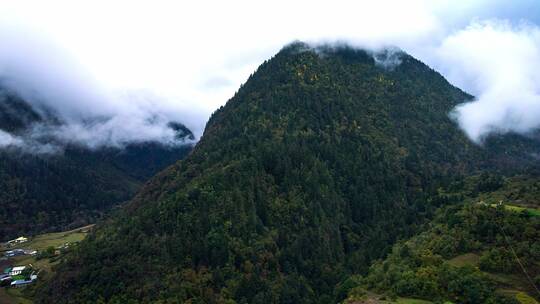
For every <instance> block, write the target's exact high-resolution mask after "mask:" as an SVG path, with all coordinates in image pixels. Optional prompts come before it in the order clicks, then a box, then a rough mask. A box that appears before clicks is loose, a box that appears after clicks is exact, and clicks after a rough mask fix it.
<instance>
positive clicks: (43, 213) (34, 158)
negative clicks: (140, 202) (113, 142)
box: [0, 89, 193, 241]
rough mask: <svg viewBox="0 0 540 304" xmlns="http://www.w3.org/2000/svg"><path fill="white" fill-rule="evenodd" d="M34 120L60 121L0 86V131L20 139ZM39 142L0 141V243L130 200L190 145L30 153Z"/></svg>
mask: <svg viewBox="0 0 540 304" xmlns="http://www.w3.org/2000/svg"><path fill="white" fill-rule="evenodd" d="M36 123H41V124H44V125H50V126H56V125H59V124H61V121H60V120H59V119H57V118H55V116H54V115H53V114H52V113H50V112H48V111H47V110H46V109H40V111H36V110H35V109H34V108H32V106H30V105H29V104H28V103H26V102H25V101H24V100H23V99H21V98H20V97H19V96H17V95H16V94H14V93H13V92H11V91H8V90H4V89H0V132H3V134H8V135H9V136H23V137H24V136H25V135H26V134H27V133H28V132H29V130H30V129H31V128H32V127H33V126H34V125H35V124H36ZM171 128H173V129H174V130H176V131H177V133H178V137H179V140H182V138H186V139H187V138H191V139H193V134H192V133H191V131H190V130H189V129H187V128H186V127H185V126H183V125H181V124H176V123H175V124H172V125H171ZM1 140H2V134H0V141H1ZM4 140H5V139H4ZM40 140H41V142H34V143H33V144H35V145H36V147H31V146H28V147H19V146H17V145H14V144H13V145H5V144H4V145H2V144H1V143H0V241H5V240H6V239H9V238H12V237H15V236H18V235H22V234H27V233H38V232H44V231H55V230H56V231H57V230H63V229H66V228H70V227H78V226H81V225H84V224H87V223H92V222H95V221H96V220H97V219H98V218H99V217H100V216H101V214H102V213H103V212H104V211H106V210H108V209H109V208H111V206H114V205H115V204H118V203H120V202H123V201H126V200H129V199H131V198H132V197H133V195H134V194H135V192H136V191H137V190H138V189H139V187H140V186H141V185H142V184H143V183H144V182H145V181H146V180H147V179H148V178H149V177H151V176H152V175H154V174H155V173H157V172H158V171H160V170H162V169H163V168H165V167H167V166H168V165H170V164H172V163H174V162H175V161H177V160H179V159H181V158H183V157H184V156H185V155H187V154H188V153H189V151H190V150H191V145H180V146H177V147H165V146H162V145H160V144H157V143H152V142H148V143H143V144H137V145H130V146H128V147H126V148H125V149H115V148H103V149H97V150H93V151H89V150H88V149H85V148H83V147H77V146H73V145H72V146H67V147H65V150H64V151H61V153H53V154H43V153H41V154H40V153H37V154H36V153H32V151H31V150H32V149H39V148H40V145H43V146H45V147H46V145H47V142H44V141H46V140H47V139H43V138H41V139H40ZM51 140H52V139H51ZM23 149H27V150H30V151H23ZM21 152H24V153H21ZM28 152H30V153H28Z"/></svg>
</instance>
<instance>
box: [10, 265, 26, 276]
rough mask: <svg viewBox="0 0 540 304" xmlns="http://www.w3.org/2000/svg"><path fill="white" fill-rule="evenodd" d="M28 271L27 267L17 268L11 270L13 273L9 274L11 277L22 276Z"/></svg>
mask: <svg viewBox="0 0 540 304" xmlns="http://www.w3.org/2000/svg"><path fill="white" fill-rule="evenodd" d="M25 269H26V266H16V267H13V268H11V271H10V272H9V275H10V276H15V275H19V274H21V273H22V272H23V271H24V270H25Z"/></svg>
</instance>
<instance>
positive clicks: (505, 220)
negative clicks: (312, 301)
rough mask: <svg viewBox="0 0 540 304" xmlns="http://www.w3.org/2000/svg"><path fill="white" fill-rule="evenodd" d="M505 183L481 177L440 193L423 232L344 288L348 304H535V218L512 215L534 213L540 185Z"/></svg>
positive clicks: (534, 181) (538, 267)
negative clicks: (400, 301)
mask: <svg viewBox="0 0 540 304" xmlns="http://www.w3.org/2000/svg"><path fill="white" fill-rule="evenodd" d="M503 180H504V179H503V178H501V177H500V176H487V175H481V176H476V177H473V178H468V179H465V180H461V181H459V182H456V183H453V184H451V185H450V186H449V187H448V189H445V190H444V191H443V190H440V191H439V193H438V194H437V195H436V196H434V199H436V200H442V201H444V202H445V204H444V207H441V208H440V209H439V210H438V211H437V212H436V216H435V218H434V220H433V221H431V222H430V223H429V224H428V225H427V227H426V229H423V230H424V231H423V232H421V233H419V234H418V235H416V236H414V237H413V238H411V239H409V240H407V241H405V242H400V243H398V244H396V245H394V247H393V249H392V253H391V254H390V255H389V256H388V257H387V258H386V259H385V260H384V261H378V262H376V263H374V264H373V265H372V266H371V268H370V270H369V273H368V275H367V276H366V277H365V278H361V277H355V280H353V279H352V278H351V279H349V281H348V282H347V284H343V286H342V292H343V290H347V289H348V293H349V298H348V301H347V302H350V303H354V302H355V300H356V301H359V302H361V300H362V297H365V295H366V294H367V293H366V292H365V291H364V292H361V290H374V291H377V292H380V293H383V294H387V295H390V296H391V297H395V296H407V297H417V298H423V299H428V300H438V301H440V302H443V301H452V302H454V303H518V304H519V303H535V302H534V298H533V297H536V298H539V297H540V293H538V289H537V288H538V285H540V264H539V263H538V261H540V214H535V213H534V212H528V211H527V210H516V209H515V208H509V207H514V206H516V205H514V204H519V205H521V206H529V207H530V208H531V209H530V210H536V211H539V210H540V208H539V207H540V204H538V196H537V195H539V194H540V193H539V191H540V188H539V187H538V186H539V185H540V181H539V179H538V178H530V177H523V176H520V177H516V178H511V179H506V180H504V182H503ZM486 181H489V182H488V183H486ZM488 184H489V187H486V185H488ZM503 185H504V187H503ZM531 186H532V187H531ZM505 188H509V189H511V193H510V195H507V194H506V193H508V192H507V191H506V190H507V189H505ZM531 195H534V196H535V197H534V198H533V199H530V197H531ZM516 207H517V206H516ZM355 283H356V284H355ZM353 286H355V287H353ZM520 298H521V299H522V298H529V299H531V300H530V301H533V302H523V301H520Z"/></svg>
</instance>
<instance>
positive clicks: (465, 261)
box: [448, 253, 480, 267]
mask: <svg viewBox="0 0 540 304" xmlns="http://www.w3.org/2000/svg"><path fill="white" fill-rule="evenodd" d="M448 263H449V264H450V265H452V266H456V267H463V266H474V267H477V266H478V263H480V256H479V255H478V254H476V253H466V254H462V255H458V256H457V257H455V258H453V259H451V260H449V261H448Z"/></svg>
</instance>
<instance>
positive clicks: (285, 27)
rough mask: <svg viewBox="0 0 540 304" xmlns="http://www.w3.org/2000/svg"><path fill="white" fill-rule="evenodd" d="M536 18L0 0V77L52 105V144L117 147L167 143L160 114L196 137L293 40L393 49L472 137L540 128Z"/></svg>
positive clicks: (506, 8)
mask: <svg viewBox="0 0 540 304" xmlns="http://www.w3.org/2000/svg"><path fill="white" fill-rule="evenodd" d="M539 24H540V1H537V0H522V1H519V0H512V1H507V0H490V1H487V0H486V1H482V0H478V1H473V0H467V1H456V0H453V1H451V0H446V1H443V0H440V1H437V0H429V1H420V0H418V1H399V0H398V1H384V0H382V1H381V0H376V1H358V0H357V1H319V2H318V1H290V0H289V1H279V0H278V1H275V0H274V1H267V2H262V1H253V0H252V1H191V3H190V4H189V5H188V4H186V1H156V0H154V1H133V0H132V1H95V0H94V1H76V0H66V1H24V0H17V1H2V2H1V3H0V79H8V80H9V81H10V83H12V84H14V86H15V87H17V88H18V89H19V90H20V91H21V92H22V93H23V94H26V95H27V97H28V99H31V100H33V101H32V102H34V103H42V104H45V105H47V106H49V107H52V108H53V109H55V110H56V111H57V112H58V113H59V115H61V116H62V117H63V118H64V119H65V121H66V122H67V123H68V124H67V126H68V127H66V128H64V129H62V130H56V131H55V132H56V134H57V135H58V136H60V137H63V138H70V139H72V140H75V139H76V140H79V141H81V142H85V143H87V144H88V145H90V146H100V145H122V144H125V143H126V142H130V141H143V140H161V141H167V140H170V139H171V137H172V136H173V134H172V133H171V132H170V130H168V129H167V128H166V127H165V126H166V122H168V121H171V120H176V121H181V122H183V123H185V124H186V125H187V126H188V127H189V128H191V129H192V130H194V131H195V133H196V135H197V136H200V135H201V134H202V131H203V128H204V125H205V123H206V121H207V119H208V117H209V115H210V114H211V113H212V112H213V111H214V110H216V109H217V108H218V107H219V106H221V105H223V104H225V102H226V101H227V100H228V99H229V98H230V97H232V95H233V94H234V92H235V91H236V90H237V89H238V87H239V86H240V84H242V83H243V82H245V81H246V79H247V77H248V76H249V74H250V73H252V72H253V71H254V70H255V69H256V68H257V66H258V65H259V64H261V63H262V62H263V61H264V60H265V59H268V58H269V57H271V56H272V55H273V54H275V53H276V52H277V51H279V49H280V48H281V47H283V45H285V44H287V43H289V42H291V41H293V40H303V41H307V42H321V41H327V42H333V41H346V42H349V43H350V44H352V45H355V46H358V47H367V48H380V47H383V46H387V45H395V46H398V47H400V48H402V49H404V50H405V51H406V52H408V53H410V54H411V55H413V56H415V57H417V58H418V59H420V60H422V61H424V62H425V63H427V64H428V65H430V66H432V67H433V68H435V69H436V70H438V71H439V72H441V73H442V74H443V75H444V76H445V77H447V79H449V80H450V81H451V82H452V83H453V84H455V85H457V86H459V87H460V88H462V89H464V90H466V91H468V92H469V93H471V94H473V95H475V96H476V97H477V101H475V102H474V103H470V104H466V105H464V106H461V107H459V108H457V109H456V110H455V111H454V112H453V113H449V114H451V115H453V116H454V117H456V118H457V119H458V121H459V123H460V125H461V126H462V127H463V128H464V130H465V131H466V133H467V134H468V135H469V137H470V138H471V139H473V140H475V141H478V142H479V141H481V138H482V136H484V135H485V134H487V133H489V132H492V131H498V132H501V131H502V132H504V131H516V132H521V133H526V132H528V131H530V130H531V129H534V128H537V127H539V126H540V119H538V118H539V117H540V76H539V74H538V71H540V29H539V27H538V25H539ZM36 96H38V97H36ZM92 117H107V118H108V119H106V120H103V123H101V124H93V125H92V126H91V127H88V126H87V125H85V124H84V122H86V121H88V119H89V118H92ZM17 140H21V139H17V138H10V137H9V134H4V133H2V132H0V146H2V142H3V143H4V145H7V143H8V142H9V143H11V144H13V143H14V142H17Z"/></svg>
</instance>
